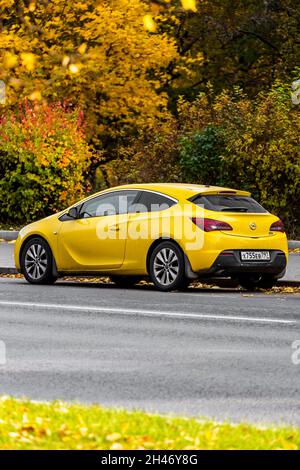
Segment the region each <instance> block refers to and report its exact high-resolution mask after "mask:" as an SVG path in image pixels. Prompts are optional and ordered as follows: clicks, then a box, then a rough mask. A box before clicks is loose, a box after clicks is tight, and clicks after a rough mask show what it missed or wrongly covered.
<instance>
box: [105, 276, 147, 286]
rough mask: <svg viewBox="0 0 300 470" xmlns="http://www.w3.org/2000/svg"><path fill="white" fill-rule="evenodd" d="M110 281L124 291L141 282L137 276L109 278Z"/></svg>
mask: <svg viewBox="0 0 300 470" xmlns="http://www.w3.org/2000/svg"><path fill="white" fill-rule="evenodd" d="M110 279H111V281H112V282H113V283H114V284H116V285H117V286H118V287H123V288H124V289H126V288H129V287H133V286H134V285H135V284H137V283H138V282H140V280H141V278H140V277H138V276H110Z"/></svg>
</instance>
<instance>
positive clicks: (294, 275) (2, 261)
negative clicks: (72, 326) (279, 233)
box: [0, 242, 300, 283]
mask: <svg viewBox="0 0 300 470" xmlns="http://www.w3.org/2000/svg"><path fill="white" fill-rule="evenodd" d="M13 251H14V244H13V243H5V242H0V273H1V272H2V273H4V272H6V273H10V272H11V273H13V272H14V271H15V263H14V257H13ZM281 280H282V281H285V282H292V283H293V282H299V283H300V253H290V256H289V264H288V268H287V272H286V274H285V276H284V278H282V279H281Z"/></svg>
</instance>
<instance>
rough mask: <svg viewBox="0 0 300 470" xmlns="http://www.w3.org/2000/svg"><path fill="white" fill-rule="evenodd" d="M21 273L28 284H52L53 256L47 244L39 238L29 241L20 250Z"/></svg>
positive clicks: (53, 277) (53, 278)
mask: <svg viewBox="0 0 300 470" xmlns="http://www.w3.org/2000/svg"><path fill="white" fill-rule="evenodd" d="M21 271H22V273H23V274H24V277H25V279H26V281H28V282H29V283H30V284H54V282H55V281H56V279H57V276H55V275H54V274H53V256H52V252H51V249H50V247H49V245H48V243H47V242H46V241H45V240H43V239H42V238H40V237H36V238H32V239H31V240H29V241H28V242H27V243H26V244H25V246H24V249H23V250H22V255H21Z"/></svg>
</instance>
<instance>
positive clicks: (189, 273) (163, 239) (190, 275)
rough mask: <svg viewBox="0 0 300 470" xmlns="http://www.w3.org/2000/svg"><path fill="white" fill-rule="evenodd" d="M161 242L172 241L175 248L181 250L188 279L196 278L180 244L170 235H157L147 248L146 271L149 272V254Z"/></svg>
mask: <svg viewBox="0 0 300 470" xmlns="http://www.w3.org/2000/svg"><path fill="white" fill-rule="evenodd" d="M162 242H171V243H174V245H176V246H177V248H178V249H179V250H180V251H181V253H182V254H183V257H184V268H185V274H186V276H187V277H188V278H189V279H196V278H197V277H198V275H197V274H196V273H194V272H193V270H192V268H191V264H190V261H189V258H188V256H187V254H186V253H185V251H184V250H183V248H182V246H180V244H179V243H178V242H177V241H176V240H174V238H171V237H159V238H157V239H156V240H154V241H153V242H152V244H151V245H150V247H149V249H148V252H147V257H146V269H147V273H148V274H149V263H150V258H151V255H152V253H153V250H155V248H156V247H157V246H158V245H159V244H160V243H162Z"/></svg>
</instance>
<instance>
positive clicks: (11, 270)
mask: <svg viewBox="0 0 300 470" xmlns="http://www.w3.org/2000/svg"><path fill="white" fill-rule="evenodd" d="M0 274H18V270H17V268H0Z"/></svg>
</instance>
